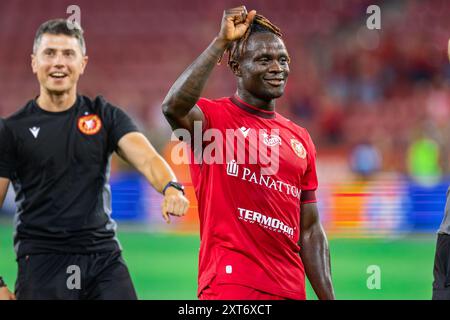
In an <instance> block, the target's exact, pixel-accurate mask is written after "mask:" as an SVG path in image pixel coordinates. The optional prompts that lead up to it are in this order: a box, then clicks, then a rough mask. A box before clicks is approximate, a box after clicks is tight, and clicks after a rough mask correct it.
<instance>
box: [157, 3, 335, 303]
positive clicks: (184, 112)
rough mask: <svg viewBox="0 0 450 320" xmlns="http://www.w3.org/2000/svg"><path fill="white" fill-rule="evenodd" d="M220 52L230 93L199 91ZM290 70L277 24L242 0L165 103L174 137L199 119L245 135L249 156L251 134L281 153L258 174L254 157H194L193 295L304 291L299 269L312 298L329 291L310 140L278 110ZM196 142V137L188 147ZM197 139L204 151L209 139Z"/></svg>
mask: <svg viewBox="0 0 450 320" xmlns="http://www.w3.org/2000/svg"><path fill="white" fill-rule="evenodd" d="M225 53H228V54H229V63H228V64H229V66H230V68H231V70H232V72H233V73H234V75H235V76H236V78H237V92H236V93H235V95H233V96H232V97H229V98H221V99H216V100H209V99H205V98H201V97H200V95H201V93H202V90H203V88H204V86H205V84H206V82H207V80H208V78H209V75H210V74H211V72H212V70H213V68H214V66H215V65H216V64H217V61H220V60H221V58H222V56H223V55H224V54H225ZM288 74H289V55H288V52H287V50H286V47H285V44H284V42H283V40H282V38H281V32H280V30H279V29H278V27H276V26H274V25H273V24H272V23H271V22H270V21H269V20H267V19H266V18H264V17H263V16H261V15H258V14H256V11H255V10H252V11H250V12H247V10H246V9H245V7H244V6H241V7H237V8H233V9H228V10H225V11H224V14H223V18H222V24H221V29H220V32H219V34H218V35H217V36H216V37H215V38H214V40H213V41H212V43H211V44H210V45H209V47H208V48H207V49H206V50H205V51H204V52H203V53H202V54H201V55H200V56H199V57H198V58H197V59H196V60H195V61H194V62H193V63H192V64H191V65H190V66H189V67H188V68H187V69H186V70H185V71H184V73H183V74H182V75H181V76H180V77H179V78H178V80H177V81H176V82H175V83H174V85H173V86H172V88H171V89H170V91H169V93H168V94H167V96H166V98H165V100H164V102H163V106H162V108H163V113H164V115H165V117H166V119H167V120H168V122H169V123H170V125H171V127H172V129H174V130H176V131H175V133H176V134H177V135H178V136H181V135H180V134H179V132H180V131H181V130H184V131H186V130H187V131H188V132H190V133H191V136H192V135H195V130H194V127H195V128H196V127H197V126H195V123H196V122H197V121H199V122H201V128H202V132H203V133H206V132H207V131H208V130H215V131H214V132H215V133H217V132H218V133H219V134H217V135H215V136H216V137H220V136H225V135H226V132H228V130H230V129H233V130H235V132H236V133H237V134H236V136H237V135H239V134H242V137H241V138H242V139H244V140H245V152H246V155H248V154H249V152H250V149H251V148H252V147H255V146H254V145H253V146H251V144H252V142H250V141H256V140H257V139H259V140H260V141H262V142H263V144H265V145H266V147H267V148H269V149H270V150H271V152H272V153H273V154H277V155H278V162H279V163H278V167H277V170H275V172H274V173H273V174H264V173H263V171H262V167H263V164H262V163H261V161H260V162H257V163H248V162H243V163H242V162H236V158H237V157H236V153H234V154H233V155H234V156H235V158H233V159H231V161H230V159H227V160H226V161H222V162H220V161H215V162H211V161H208V163H207V162H206V161H205V162H204V163H191V165H190V169H191V175H192V180H193V184H194V187H195V191H196V195H197V198H198V202H199V217H200V237H201V246H200V253H199V275H198V292H197V294H198V297H199V299H238V300H241V299H252V300H255V299H265V300H269V299H306V294H305V274H306V276H307V277H308V279H309V281H310V283H311V285H312V287H313V289H314V291H315V293H316V295H317V297H318V298H319V299H334V298H335V296H334V290H333V285H332V281H331V270H330V255H329V249H328V243H327V238H326V235H325V232H324V230H323V228H322V225H321V223H320V220H319V214H318V209H317V205H316V196H315V190H316V189H317V175H316V167H315V153H316V152H315V147H314V144H313V142H312V140H311V137H310V136H309V134H308V132H307V131H306V129H304V128H302V127H300V126H298V125H296V124H294V123H292V122H290V121H289V120H288V119H286V118H284V117H283V116H281V115H280V114H279V113H277V112H276V111H275V102H276V99H277V98H279V97H281V96H282V95H283V92H284V88H285V85H286V81H287V77H288ZM209 133H211V131H209ZM255 139H256V140H255ZM204 140H207V139H204ZM219 140H220V139H219ZM191 142H192V141H191ZM214 142H215V143H217V139H216V140H214ZM211 143H212V142H211ZM195 145H196V142H195V137H194V143H193V144H191V146H192V150H193V151H196V150H195V149H196V148H195ZM200 145H202V146H203V151H204V152H205V150H206V147H207V145H208V142H202V144H200ZM225 145H226V144H225ZM224 147H225V146H224ZM227 151H228V150H227ZM233 152H234V151H233Z"/></svg>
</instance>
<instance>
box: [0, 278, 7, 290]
mask: <svg viewBox="0 0 450 320" xmlns="http://www.w3.org/2000/svg"><path fill="white" fill-rule="evenodd" d="M3 287H6V283H5V281H3V278H2V277H0V288H3Z"/></svg>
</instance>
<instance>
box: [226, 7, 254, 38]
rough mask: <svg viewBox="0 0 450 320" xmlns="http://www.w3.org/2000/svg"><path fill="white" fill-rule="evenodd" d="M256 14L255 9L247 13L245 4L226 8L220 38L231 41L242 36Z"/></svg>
mask: <svg viewBox="0 0 450 320" xmlns="http://www.w3.org/2000/svg"><path fill="white" fill-rule="evenodd" d="M255 15H256V11H255V10H252V11H250V12H248V13H247V9H246V8H245V6H240V7H237V8H233V9H227V10H225V11H224V12H223V17H222V25H221V27H220V32H219V39H222V40H225V41H227V42H231V41H235V40H238V39H240V38H242V36H243V35H244V34H245V32H246V31H247V29H248V28H249V26H250V24H251V23H252V21H253V19H254V18H255Z"/></svg>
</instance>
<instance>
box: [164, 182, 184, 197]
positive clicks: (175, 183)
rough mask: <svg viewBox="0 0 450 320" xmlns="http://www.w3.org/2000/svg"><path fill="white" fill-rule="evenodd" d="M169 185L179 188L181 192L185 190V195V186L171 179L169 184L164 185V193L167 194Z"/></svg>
mask: <svg viewBox="0 0 450 320" xmlns="http://www.w3.org/2000/svg"><path fill="white" fill-rule="evenodd" d="M169 187H174V188H175V189H177V190H180V191H181V192H183V195H184V186H183V185H182V184H181V183H178V182H175V181H170V182H169V183H168V184H166V186H165V187H164V189H163V191H162V194H164V195H165V194H166V190H167V188H169Z"/></svg>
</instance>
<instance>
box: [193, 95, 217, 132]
mask: <svg viewBox="0 0 450 320" xmlns="http://www.w3.org/2000/svg"><path fill="white" fill-rule="evenodd" d="M197 106H198V107H199V108H200V110H201V111H202V112H203V116H204V117H205V121H204V122H203V126H202V129H203V131H205V130H206V129H209V128H214V114H215V110H217V108H215V105H214V102H213V101H212V100H209V99H206V98H200V99H199V100H198V101H197Z"/></svg>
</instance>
